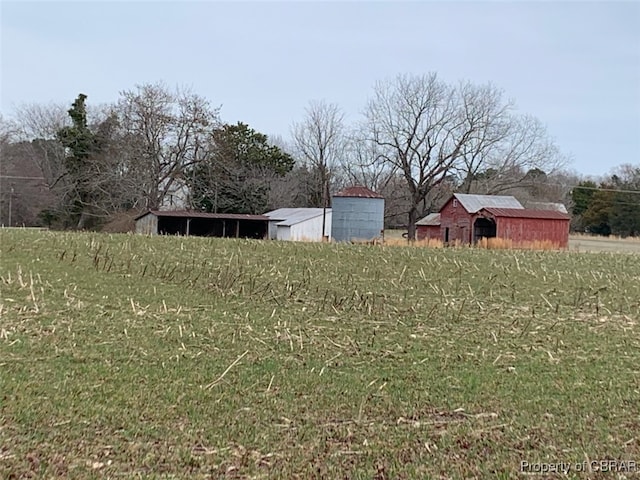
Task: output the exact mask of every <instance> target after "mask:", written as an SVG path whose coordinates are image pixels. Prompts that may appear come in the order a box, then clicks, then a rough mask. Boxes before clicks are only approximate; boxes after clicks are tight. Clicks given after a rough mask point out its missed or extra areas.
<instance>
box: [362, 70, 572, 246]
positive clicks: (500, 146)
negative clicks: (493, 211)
mask: <svg viewBox="0 0 640 480" xmlns="http://www.w3.org/2000/svg"><path fill="white" fill-rule="evenodd" d="M513 108H514V107H513V104H512V103H511V102H509V101H505V100H504V99H503V95H502V92H501V91H499V90H498V89H496V88H495V87H493V86H492V85H481V86H477V85H473V84H470V83H468V82H467V83H461V84H459V85H458V86H457V87H454V86H450V85H447V84H446V83H444V82H442V81H440V80H438V78H437V75H436V74H435V73H432V74H429V75H417V76H416V75H413V76H412V75H401V76H398V77H396V78H395V79H393V80H388V81H384V82H378V83H377V84H376V86H375V88H374V94H373V97H372V98H371V100H370V101H369V104H368V106H367V110H366V119H367V124H368V131H369V138H370V139H371V140H372V141H373V142H375V143H376V144H377V146H378V147H379V148H380V153H379V156H378V158H379V160H380V161H382V162H385V163H387V164H388V165H390V166H391V167H393V168H395V169H397V170H398V172H400V173H401V174H402V175H403V177H404V179H405V181H406V185H407V189H408V193H409V196H410V200H411V202H410V207H409V211H408V236H409V239H410V240H413V239H415V223H416V221H417V220H418V217H419V215H420V214H421V213H424V210H425V208H427V207H428V205H429V203H430V202H429V198H430V197H431V198H435V196H434V195H433V194H432V190H433V189H434V188H435V187H437V186H438V185H440V184H441V183H442V182H443V181H445V180H446V181H447V182H448V183H451V179H452V178H453V177H454V176H456V175H457V176H459V178H460V180H461V182H462V186H463V190H464V189H467V190H470V189H471V186H472V184H473V182H474V181H477V179H478V178H479V177H480V174H481V173H484V174H486V173H487V172H489V173H491V176H492V177H494V178H493V180H494V184H493V186H492V187H491V189H490V190H489V191H487V192H485V193H498V192H499V191H500V190H499V189H500V188H501V187H500V185H501V186H502V188H504V187H506V185H507V184H506V183H504V182H502V180H503V179H506V178H509V179H510V180H509V181H510V182H511V179H514V178H516V179H517V180H516V181H520V182H521V181H522V180H523V178H524V177H525V176H526V175H527V174H529V175H531V170H535V169H540V167H541V166H544V165H547V166H548V165H559V164H560V163H559V161H558V159H559V154H558V152H557V148H556V147H555V145H554V144H553V142H551V141H549V139H548V137H547V135H546V131H545V130H544V128H541V125H540V123H539V122H537V121H536V120H535V119H532V118H531V117H524V116H516V115H514V114H513V113H512V110H513ZM494 172H496V173H495V175H494ZM516 172H524V173H523V174H522V175H521V176H520V177H519V178H518V177H517V176H514V174H515V173H516ZM534 173H535V172H534ZM542 173H544V172H542ZM501 182H502V183H501Z"/></svg>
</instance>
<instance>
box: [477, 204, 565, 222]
mask: <svg viewBox="0 0 640 480" xmlns="http://www.w3.org/2000/svg"><path fill="white" fill-rule="evenodd" d="M482 211H483V212H487V213H489V214H491V215H493V216H494V217H509V218H538V219H541V220H542V219H544V220H569V219H570V218H571V217H569V215H568V214H566V213H562V212H558V211H556V210H534V209H529V208H526V209H524V208H491V207H490V208H483V209H482Z"/></svg>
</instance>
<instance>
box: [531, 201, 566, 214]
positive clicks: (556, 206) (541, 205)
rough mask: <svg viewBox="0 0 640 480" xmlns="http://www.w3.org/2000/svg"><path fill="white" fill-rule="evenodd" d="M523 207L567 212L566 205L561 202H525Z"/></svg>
mask: <svg viewBox="0 0 640 480" xmlns="http://www.w3.org/2000/svg"><path fill="white" fill-rule="evenodd" d="M525 208H531V209H533V210H555V211H556V212H562V213H569V211H568V210H567V207H565V206H564V204H562V203H553V202H525Z"/></svg>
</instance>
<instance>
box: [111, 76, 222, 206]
mask: <svg viewBox="0 0 640 480" xmlns="http://www.w3.org/2000/svg"><path fill="white" fill-rule="evenodd" d="M218 115H219V109H218V108H212V107H211V106H210V104H209V102H208V101H207V100H206V99H204V98H202V97H200V96H198V95H196V94H193V93H191V92H190V91H188V90H180V89H177V90H175V91H172V90H170V89H169V88H167V87H166V86H165V85H163V84H144V85H138V86H137V87H136V88H135V89H133V90H128V91H124V92H122V94H121V97H120V101H119V103H118V117H119V120H120V125H121V127H122V129H123V131H124V133H125V138H124V141H125V144H126V146H127V152H128V153H127V155H128V159H127V162H126V169H127V170H128V172H130V173H131V174H132V177H133V178H136V179H137V185H138V187H137V188H138V195H137V197H138V199H137V201H136V206H137V207H145V208H159V207H161V206H163V205H164V204H166V203H168V201H169V198H170V197H171V196H172V195H181V196H184V195H185V193H184V191H185V185H186V183H187V182H186V180H185V178H184V175H185V172H186V171H187V170H189V169H190V167H192V166H193V165H195V164H196V163H198V162H199V161H201V160H202V159H203V158H206V155H207V144H208V140H209V136H210V134H211V130H212V128H213V127H214V126H216V125H217V124H218ZM181 201H182V202H188V199H185V198H182V199H181Z"/></svg>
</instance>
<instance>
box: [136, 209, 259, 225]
mask: <svg viewBox="0 0 640 480" xmlns="http://www.w3.org/2000/svg"><path fill="white" fill-rule="evenodd" d="M148 214H152V215H155V216H156V217H178V218H217V219H220V220H260V221H263V222H265V221H268V220H269V217H265V216H264V215H249V214H245V213H207V212H199V211H197V210H148V211H146V212H145V213H143V214H142V215H138V216H137V217H136V218H135V220H138V219H140V218H142V217H144V216H145V215H148Z"/></svg>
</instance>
